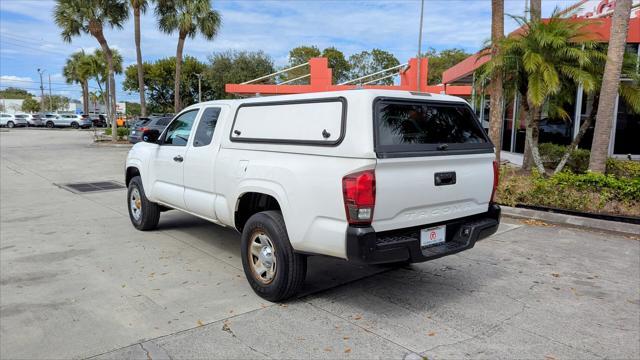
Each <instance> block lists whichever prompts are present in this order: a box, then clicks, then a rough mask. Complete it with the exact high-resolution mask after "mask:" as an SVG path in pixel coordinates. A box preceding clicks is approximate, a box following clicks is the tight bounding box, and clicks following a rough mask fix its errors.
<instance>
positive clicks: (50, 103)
mask: <svg viewBox="0 0 640 360" xmlns="http://www.w3.org/2000/svg"><path fill="white" fill-rule="evenodd" d="M52 106H53V98H51V74H49V111H53V110H52Z"/></svg>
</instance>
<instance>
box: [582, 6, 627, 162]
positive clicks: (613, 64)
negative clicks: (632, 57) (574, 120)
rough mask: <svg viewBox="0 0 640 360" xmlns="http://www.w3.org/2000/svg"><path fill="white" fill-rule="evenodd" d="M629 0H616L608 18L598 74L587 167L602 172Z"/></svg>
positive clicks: (622, 56) (618, 85) (606, 151)
mask: <svg viewBox="0 0 640 360" xmlns="http://www.w3.org/2000/svg"><path fill="white" fill-rule="evenodd" d="M630 16H631V0H618V1H616V7H615V9H614V10H613V17H612V19H611V36H610V38H609V49H608V50H607V63H606V65H605V67H604V74H603V75H602V90H601V91H600V100H599V101H598V113H597V115H596V128H595V130H594V132H593V142H592V143H591V156H590V157H589V170H591V171H594V172H599V173H604V172H605V170H606V168H607V157H608V154H609V140H610V138H611V127H612V126H613V119H614V115H615V114H614V111H615V102H616V99H617V94H618V88H619V87H620V73H621V70H622V63H623V59H624V52H625V44H626V39H627V31H628V29H629V17H630Z"/></svg>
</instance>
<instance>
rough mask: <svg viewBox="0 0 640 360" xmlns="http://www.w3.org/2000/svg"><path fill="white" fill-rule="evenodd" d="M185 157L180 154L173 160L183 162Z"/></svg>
mask: <svg viewBox="0 0 640 360" xmlns="http://www.w3.org/2000/svg"><path fill="white" fill-rule="evenodd" d="M183 160H184V159H183V158H182V156H180V155H178V156H174V157H173V161H175V162H182V161H183Z"/></svg>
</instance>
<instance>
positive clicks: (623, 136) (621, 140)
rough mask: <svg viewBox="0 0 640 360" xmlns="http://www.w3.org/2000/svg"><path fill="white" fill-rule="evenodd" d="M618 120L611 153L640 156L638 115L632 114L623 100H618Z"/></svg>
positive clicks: (639, 119) (639, 121)
mask: <svg viewBox="0 0 640 360" xmlns="http://www.w3.org/2000/svg"><path fill="white" fill-rule="evenodd" d="M617 115H618V119H617V121H616V131H615V133H614V136H615V138H614V141H615V142H614V144H613V153H614V154H618V155H627V154H631V155H640V142H639V141H638V134H640V114H634V113H633V112H632V111H631V109H630V108H629V106H627V104H626V103H625V101H624V100H623V99H621V98H620V99H618V114H617Z"/></svg>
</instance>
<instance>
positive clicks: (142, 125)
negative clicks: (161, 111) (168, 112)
mask: <svg viewBox="0 0 640 360" xmlns="http://www.w3.org/2000/svg"><path fill="white" fill-rule="evenodd" d="M171 119H172V118H171V117H168V116H158V117H155V116H153V117H150V118H140V119H139V121H136V122H135V123H134V125H133V126H132V127H131V132H130V133H129V142H130V143H132V144H135V143H137V142H140V141H142V133H143V132H145V131H146V130H158V131H160V132H163V131H164V128H166V127H167V125H169V123H170V122H171Z"/></svg>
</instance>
